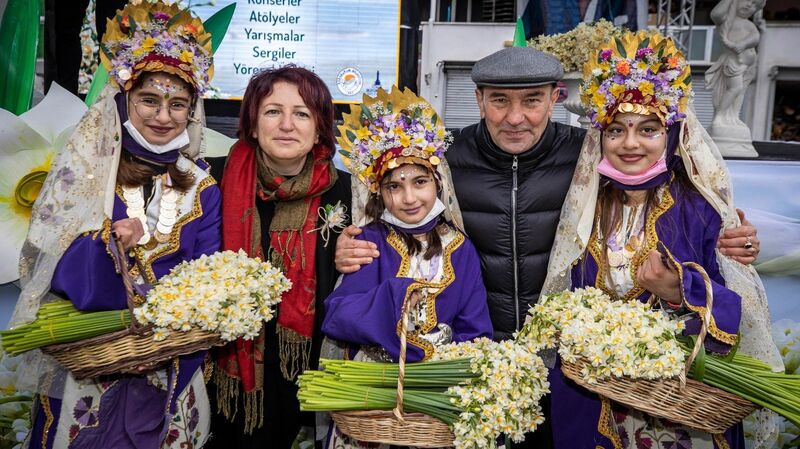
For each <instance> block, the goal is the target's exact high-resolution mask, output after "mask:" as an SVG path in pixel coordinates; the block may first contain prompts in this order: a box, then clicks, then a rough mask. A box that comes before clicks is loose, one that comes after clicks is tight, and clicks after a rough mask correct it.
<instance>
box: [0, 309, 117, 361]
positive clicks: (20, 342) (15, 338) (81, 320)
mask: <svg viewBox="0 0 800 449" xmlns="http://www.w3.org/2000/svg"><path fill="white" fill-rule="evenodd" d="M130 322H131V313H130V311H129V310H128V309H124V310H110V311H104V312H81V311H79V310H77V309H76V308H75V306H73V305H72V303H71V302H70V301H54V302H49V303H46V304H42V306H41V307H40V308H39V312H38V313H37V315H36V320H34V321H33V322H31V323H28V324H24V325H22V326H18V327H16V328H14V329H10V330H5V331H0V339H2V346H3V349H4V350H5V352H7V353H8V354H11V355H17V354H20V353H22V352H25V351H30V350H32V349H37V348H41V347H43V346H49V345H53V344H59V343H70V342H74V341H78V340H84V339H87V338H92V337H96V336H98V335H103V334H107V333H111V332H115V331H118V330H122V329H125V328H127V327H128V326H129V325H130Z"/></svg>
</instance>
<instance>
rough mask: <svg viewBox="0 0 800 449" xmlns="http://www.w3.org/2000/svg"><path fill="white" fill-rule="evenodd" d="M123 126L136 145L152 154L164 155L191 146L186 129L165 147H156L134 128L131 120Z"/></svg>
mask: <svg viewBox="0 0 800 449" xmlns="http://www.w3.org/2000/svg"><path fill="white" fill-rule="evenodd" d="M122 126H124V127H125V128H126V129H127V130H128V132H129V133H130V134H131V137H133V140H135V141H136V143H138V144H139V145H141V146H142V147H144V149H146V150H147V151H149V152H151V153H155V154H164V153H166V152H168V151H172V150H177V149H179V148H183V147H185V146H186V145H189V131H188V130H187V129H186V128H185V129H184V130H183V132H182V133H180V134H178V137H176V138H174V139H172V140H171V141H169V142H167V143H165V144H164V145H154V144H152V143H150V142H148V141H147V140H146V139H145V138H144V136H143V135H142V133H140V132H139V130H138V129H136V127H135V126H133V123H131V121H130V120H128V121H127V122H125V123H123V124H122Z"/></svg>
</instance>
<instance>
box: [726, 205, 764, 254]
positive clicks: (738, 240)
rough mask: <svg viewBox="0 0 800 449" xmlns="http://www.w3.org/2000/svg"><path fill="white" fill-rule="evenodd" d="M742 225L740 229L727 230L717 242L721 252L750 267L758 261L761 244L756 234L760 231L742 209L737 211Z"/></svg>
mask: <svg viewBox="0 0 800 449" xmlns="http://www.w3.org/2000/svg"><path fill="white" fill-rule="evenodd" d="M736 213H737V214H739V219H740V220H741V221H742V225H741V226H739V227H738V228H733V229H728V230H726V231H725V232H724V233H723V234H722V235H721V236H720V238H719V241H717V247H719V252H721V253H722V254H724V255H726V256H728V257H730V258H731V259H733V260H735V261H737V262H739V263H742V264H745V265H749V264H751V263H753V262H755V261H756V259H757V258H758V252H759V251H760V249H761V242H760V241H759V240H758V237H757V236H756V234H758V230H757V229H756V227H755V226H753V224H752V223H750V222H749V221H747V219H746V218H745V217H744V212H742V210H741V209H736Z"/></svg>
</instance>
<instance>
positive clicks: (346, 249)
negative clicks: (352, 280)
mask: <svg viewBox="0 0 800 449" xmlns="http://www.w3.org/2000/svg"><path fill="white" fill-rule="evenodd" d="M362 232H363V231H362V230H361V228H359V227H358V226H355V225H350V226H348V227H346V228H344V229H343V230H342V233H341V234H340V235H339V238H338V239H336V257H335V262H336V270H337V271H338V272H340V273H345V274H347V273H355V272H356V271H358V270H360V269H361V266H362V265H367V264H368V263H370V262H372V260H373V259H375V258H376V257H379V256H380V255H381V253H380V252H378V245H376V244H374V243H373V242H368V241H366V240H356V239H355V237H356V236H357V235H359V234H361V233H362Z"/></svg>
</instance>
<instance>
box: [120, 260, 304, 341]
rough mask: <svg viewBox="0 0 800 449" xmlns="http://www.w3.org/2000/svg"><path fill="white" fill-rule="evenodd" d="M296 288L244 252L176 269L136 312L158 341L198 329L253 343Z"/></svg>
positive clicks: (268, 265) (155, 288) (184, 264)
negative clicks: (290, 292)
mask: <svg viewBox="0 0 800 449" xmlns="http://www.w3.org/2000/svg"><path fill="white" fill-rule="evenodd" d="M291 285H292V284H291V282H290V281H289V280H288V279H286V277H285V276H283V274H282V273H281V272H280V271H279V270H277V269H276V268H274V267H272V265H270V264H269V263H267V262H262V261H260V260H258V259H253V258H250V257H248V256H247V254H245V253H244V251H241V250H240V251H239V252H233V251H223V252H217V253H214V254H212V255H211V256H206V255H203V256H201V257H200V258H198V259H196V260H193V261H190V262H182V263H180V264H178V265H177V266H175V267H174V268H173V269H172V271H170V273H169V274H167V275H166V276H164V277H162V278H161V279H160V280H159V283H158V284H157V285H156V286H155V287H154V288H153V289H152V290H150V292H149V293H148V295H147V301H146V302H145V303H144V304H143V305H142V306H140V307H139V308H137V309H136V310H135V311H134V313H135V315H136V318H137V319H138V320H139V321H142V322H147V323H152V324H153V325H154V327H155V329H154V331H153V332H154V339H155V340H156V341H158V340H163V339H165V338H167V337H168V336H169V334H170V332H172V331H183V332H185V331H188V330H191V329H192V328H195V327H197V328H200V329H203V330H207V331H211V332H218V333H219V334H220V336H221V338H222V339H223V340H225V341H232V340H235V339H237V338H245V339H252V338H255V337H256V336H258V333H259V331H260V330H261V326H262V323H263V322H264V321H269V320H270V319H272V318H273V317H274V315H275V314H274V307H275V305H276V304H278V303H279V302H280V300H281V295H282V294H283V293H285V292H287V291H289V289H291Z"/></svg>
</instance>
